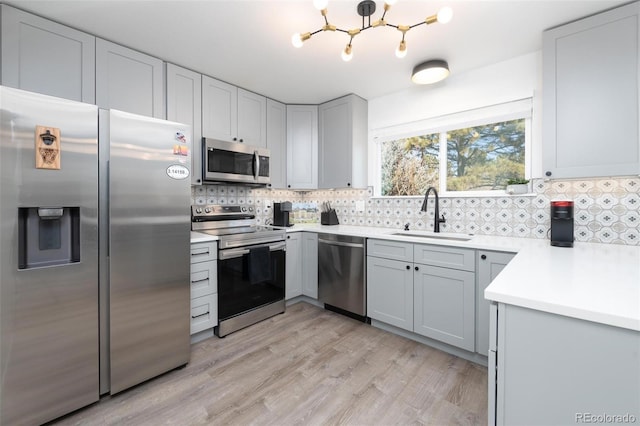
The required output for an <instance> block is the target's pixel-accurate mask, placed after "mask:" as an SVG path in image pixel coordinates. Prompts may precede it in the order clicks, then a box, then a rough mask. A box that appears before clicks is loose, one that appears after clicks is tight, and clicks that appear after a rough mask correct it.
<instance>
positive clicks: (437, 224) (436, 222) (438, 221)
mask: <svg viewBox="0 0 640 426" xmlns="http://www.w3.org/2000/svg"><path fill="white" fill-rule="evenodd" d="M431 191H433V194H434V195H435V196H436V210H435V212H434V214H433V232H440V224H441V223H445V222H446V221H445V219H444V214H443V215H442V217H440V198H439V197H438V191H436V189H435V188H434V187H433V186H430V187H429V188H427V192H426V193H425V194H424V201H423V202H422V207H421V208H420V211H421V212H426V211H427V200H429V193H430V192H431Z"/></svg>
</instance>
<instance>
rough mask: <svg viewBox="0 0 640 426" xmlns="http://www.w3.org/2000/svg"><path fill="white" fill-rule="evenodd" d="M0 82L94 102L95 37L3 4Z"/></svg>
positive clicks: (29, 89) (24, 88)
mask: <svg viewBox="0 0 640 426" xmlns="http://www.w3.org/2000/svg"><path fill="white" fill-rule="evenodd" d="M0 7H1V11H2V85H3V86H9V87H15V88H17V89H23V90H28V91H30V92H37V93H43V94H45V95H50V96H56V97H59V98H64V99H71V100H74V101H79V102H85V103H89V104H93V103H95V81H96V75H95V70H96V68H95V65H96V64H95V37H94V36H92V35H90V34H86V33H83V32H81V31H77V30H75V29H73V28H69V27H66V26H64V25H60V24H58V23H55V22H52V21H49V20H47V19H44V18H41V17H39V16H35V15H32V14H30V13H27V12H23V11H21V10H18V9H14V8H12V7H10V6H7V5H5V4H3V5H1V6H0Z"/></svg>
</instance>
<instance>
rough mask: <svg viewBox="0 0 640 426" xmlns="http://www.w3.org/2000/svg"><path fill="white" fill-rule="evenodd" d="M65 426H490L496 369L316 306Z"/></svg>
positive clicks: (215, 343)
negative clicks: (490, 378) (491, 375)
mask: <svg viewBox="0 0 640 426" xmlns="http://www.w3.org/2000/svg"><path fill="white" fill-rule="evenodd" d="M191 349H192V350H191V362H190V363H189V364H188V365H187V366H186V367H185V368H182V369H178V370H174V371H171V372H169V373H167V374H164V375H162V376H160V377H158V378H156V379H153V380H150V381H148V382H146V383H144V384H142V385H139V386H137V387H135V388H133V389H130V390H128V391H125V392H122V393H120V394H118V395H115V396H113V397H106V398H103V399H102V400H101V401H100V402H98V403H96V404H94V405H92V406H90V407H88V408H85V409H82V410H80V411H78V412H76V413H73V414H72V415H69V416H67V417H64V418H62V419H60V420H59V421H58V422H56V423H55V424H57V425H58V424H59V425H76V424H80V425H161V424H170V425H171V424H173V425H198V424H202V425H205V424H214V425H218V424H219V425H225V424H233V425H249V424H255V425H325V424H326V425H337V424H343V425H392V424H434V425H452V424H474V425H475V424H486V422H487V369H486V367H482V366H480V365H477V364H474V363H471V362H468V361H465V360H463V359H460V358H457V357H455V356H453V355H449V354H446V353H444V352H441V351H439V350H436V349H432V348H430V347H428V346H425V345H422V344H420V343H417V342H414V341H412V340H409V339H406V338H404V337H400V336H396V335H394V334H391V333H388V332H386V331H382V330H379V329H376V328H374V327H372V326H370V325H366V324H363V323H360V322H357V321H355V320H352V319H350V318H347V317H344V316H342V315H339V314H336V313H333V312H330V311H325V310H323V309H321V308H318V307H316V306H312V305H310V304H307V303H297V304H295V305H293V306H289V307H287V312H286V313H285V314H283V315H277V316H275V317H273V318H270V319H268V320H266V321H263V322H261V323H259V324H256V325H253V326H251V327H248V328H246V329H244V330H241V331H238V332H236V333H233V334H231V335H229V336H227V337H226V338H224V339H219V338H217V337H213V338H211V339H207V340H205V341H202V342H200V343H197V344H195V345H193V346H192V348H191Z"/></svg>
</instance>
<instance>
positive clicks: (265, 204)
mask: <svg viewBox="0 0 640 426" xmlns="http://www.w3.org/2000/svg"><path fill="white" fill-rule="evenodd" d="M270 208H271V200H264V209H265V210H268V209H270Z"/></svg>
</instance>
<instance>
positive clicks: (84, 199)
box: [0, 87, 99, 425]
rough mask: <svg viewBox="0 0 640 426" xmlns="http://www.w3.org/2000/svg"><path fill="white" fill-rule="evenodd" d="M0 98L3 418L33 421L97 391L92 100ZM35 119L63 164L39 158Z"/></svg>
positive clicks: (0, 93) (5, 93) (0, 91)
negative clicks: (40, 163) (52, 136)
mask: <svg viewBox="0 0 640 426" xmlns="http://www.w3.org/2000/svg"><path fill="white" fill-rule="evenodd" d="M0 105H1V110H0V132H1V133H0V250H1V255H0V303H1V305H0V315H1V320H0V323H1V324H0V327H1V328H0V374H1V379H0V424H3V425H12V424H39V423H43V422H46V421H48V420H51V419H53V418H56V417H58V416H61V415H63V414H65V413H68V412H70V411H73V410H75V409H78V408H80V407H82V406H84V405H87V404H90V403H92V402H94V401H97V400H98V397H99V395H98V377H99V376H98V369H99V365H98V272H97V271H98V191H97V188H98V109H97V107H95V106H91V105H85V104H80V103H76V102H71V101H66V100H62V99H56V98H52V97H48V96H42V95H36V94H33V93H29V92H25V91H21V90H15V89H9V88H5V87H0ZM37 126H44V127H47V128H48V129H50V130H51V129H53V128H56V129H58V130H59V136H56V141H55V142H53V141H52V145H51V146H54V145H57V147H58V148H59V151H58V152H57V154H55V155H56V157H57V159H59V160H60V168H59V169H57V168H55V166H54V168H36V164H37V160H38V159H42V158H43V157H48V158H47V160H51V156H52V155H54V154H53V152H51V151H47V149H48V148H42V150H43V151H40V149H36V145H37V144H39V142H40V140H41V137H40V135H41V134H43V133H41V132H40V131H37V130H36V128H37ZM45 145H46V144H45ZM52 149H53V148H52ZM37 156H40V158H37ZM53 163H54V162H50V161H45V164H47V166H45V167H49V166H51V165H52V164H53Z"/></svg>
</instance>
